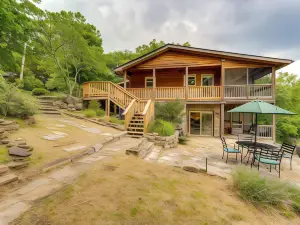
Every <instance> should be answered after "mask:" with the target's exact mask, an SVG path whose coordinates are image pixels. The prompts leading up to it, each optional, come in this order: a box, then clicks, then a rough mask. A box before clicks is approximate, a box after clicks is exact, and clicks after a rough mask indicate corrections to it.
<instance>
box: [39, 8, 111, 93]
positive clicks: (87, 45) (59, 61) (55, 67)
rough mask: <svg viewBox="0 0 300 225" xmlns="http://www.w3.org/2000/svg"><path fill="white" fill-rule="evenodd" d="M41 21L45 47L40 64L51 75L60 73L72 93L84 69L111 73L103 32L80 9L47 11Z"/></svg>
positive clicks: (43, 45)
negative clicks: (104, 51)
mask: <svg viewBox="0 0 300 225" xmlns="http://www.w3.org/2000/svg"><path fill="white" fill-rule="evenodd" d="M39 23H40V26H39V27H40V31H39V32H40V37H39V39H38V40H37V42H36V46H37V47H41V48H43V49H44V51H43V52H42V58H41V61H40V62H39V68H42V69H43V70H45V71H47V73H48V74H49V75H50V74H56V75H57V74H59V76H61V77H62V78H63V81H64V84H65V87H67V90H68V93H69V94H72V93H73V90H74V88H75V86H76V83H77V82H78V79H79V77H80V75H81V74H82V73H85V72H90V71H95V72H97V73H109V70H108V69H107V67H106V65H105V62H104V60H103V57H102V54H103V49H102V46H101V45H102V40H101V38H100V33H99V31H97V30H96V28H95V27H94V26H92V25H90V24H86V21H85V18H84V17H83V16H82V15H81V14H80V13H72V12H65V11H61V12H60V13H52V12H48V11H46V12H45V14H44V15H43V17H41V18H39ZM54 78H57V76H54Z"/></svg>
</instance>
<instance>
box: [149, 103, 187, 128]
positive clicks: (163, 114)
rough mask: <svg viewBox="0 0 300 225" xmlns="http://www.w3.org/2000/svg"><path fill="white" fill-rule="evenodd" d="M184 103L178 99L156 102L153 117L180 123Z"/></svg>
mask: <svg viewBox="0 0 300 225" xmlns="http://www.w3.org/2000/svg"><path fill="white" fill-rule="evenodd" d="M183 109H184V105H183V104H181V103H180V101H179V100H177V101H175V102H167V103H156V104H155V118H156V119H161V120H165V121H169V122H171V123H173V124H180V123H181V122H182V118H183V116H184V115H183Z"/></svg>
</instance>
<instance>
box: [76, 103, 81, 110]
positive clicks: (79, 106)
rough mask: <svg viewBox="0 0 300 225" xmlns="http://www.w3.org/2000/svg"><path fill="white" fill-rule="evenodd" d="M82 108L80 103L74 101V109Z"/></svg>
mask: <svg viewBox="0 0 300 225" xmlns="http://www.w3.org/2000/svg"><path fill="white" fill-rule="evenodd" d="M82 108H83V105H82V103H76V104H75V109H76V110H82Z"/></svg>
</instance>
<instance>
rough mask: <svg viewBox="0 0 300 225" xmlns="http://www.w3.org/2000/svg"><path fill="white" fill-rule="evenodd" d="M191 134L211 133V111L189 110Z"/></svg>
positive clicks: (206, 134)
mask: <svg viewBox="0 0 300 225" xmlns="http://www.w3.org/2000/svg"><path fill="white" fill-rule="evenodd" d="M189 124H190V127H189V128H190V129H189V131H190V134H191V135H203V136H212V135H213V114H212V112H200V111H191V112H190V117H189Z"/></svg>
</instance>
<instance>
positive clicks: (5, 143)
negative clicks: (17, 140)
mask: <svg viewBox="0 0 300 225" xmlns="http://www.w3.org/2000/svg"><path fill="white" fill-rule="evenodd" d="M1 143H2V144H4V145H7V144H9V140H1Z"/></svg>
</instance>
